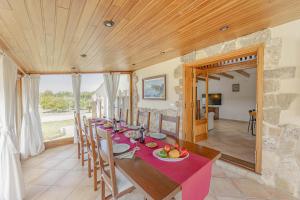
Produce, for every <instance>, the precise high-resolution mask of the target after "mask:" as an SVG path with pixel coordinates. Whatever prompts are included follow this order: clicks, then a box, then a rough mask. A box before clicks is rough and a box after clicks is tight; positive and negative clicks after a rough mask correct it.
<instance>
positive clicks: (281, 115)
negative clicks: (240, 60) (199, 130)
mask: <svg viewBox="0 0 300 200" xmlns="http://www.w3.org/2000/svg"><path fill="white" fill-rule="evenodd" d="M297 23H298V24H296V25H298V26H299V25H300V22H297ZM288 26H290V27H292V28H294V27H295V25H293V24H291V25H288ZM288 28H289V27H288ZM280 29H282V31H283V32H284V31H289V29H287V28H286V27H283V28H280ZM280 31H281V30H280ZM295 31H296V30H295ZM290 39H291V38H288V36H286V33H284V34H283V36H282V37H272V29H267V30H263V31H260V32H256V33H253V34H250V35H247V36H244V37H240V38H237V39H235V40H232V41H227V42H224V43H220V44H217V45H213V46H210V47H207V48H205V49H201V50H197V51H196V52H193V53H192V54H189V55H187V56H183V57H182V62H183V63H184V62H189V61H192V60H193V59H194V57H195V58H196V59H203V58H206V57H210V56H214V55H217V54H223V53H227V52H230V51H233V50H237V49H241V48H245V47H249V46H252V45H255V44H261V43H263V44H264V45H265V49H264V106H263V130H262V141H263V144H262V175H261V176H259V175H255V174H253V173H248V175H249V176H250V177H253V178H255V179H257V180H258V181H260V182H264V183H265V184H267V185H271V186H274V187H277V188H279V189H282V190H285V191H288V192H290V193H292V194H293V195H294V196H296V197H300V114H299V112H300V67H299V66H300V62H299V63H296V64H295V63H294V64H293V65H290V64H286V62H285V60H287V59H286V58H282V50H283V44H285V45H287V44H286V43H288V45H297V44H296V43H295V44H293V41H292V42H286V40H290ZM299 40H300V37H299ZM295 42H296V41H295ZM299 45H300V44H299ZM287 49H288V48H286V47H285V50H287ZM291 49H295V48H294V47H291ZM284 53H285V54H286V52H284ZM293 53H294V52H293ZM294 54H295V55H297V54H296V53H294ZM299 55H300V52H298V56H299ZM295 60H296V59H295ZM181 70H182V69H181V66H178V68H176V70H175V71H174V76H175V77H176V78H177V79H178V85H174V90H175V91H176V93H177V94H178V100H177V101H176V106H177V109H178V110H151V109H150V111H151V112H153V113H155V114H154V115H153V119H152V123H151V126H153V127H154V129H156V128H157V127H156V126H157V124H158V123H157V120H158V118H157V116H158V113H167V114H169V113H171V112H172V113H173V114H180V115H181V108H182V72H181ZM162 72H163V70H162ZM136 78H137V77H136ZM134 93H135V95H138V94H137V90H134ZM134 105H135V106H134V107H135V108H137V102H135V104H134ZM143 109H145V110H147V108H143ZM172 113H171V114H172ZM230 168H233V169H234V167H232V166H231V167H230ZM236 169H237V168H236ZM236 171H241V170H236Z"/></svg>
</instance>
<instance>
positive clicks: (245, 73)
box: [235, 70, 250, 78]
mask: <svg viewBox="0 0 300 200" xmlns="http://www.w3.org/2000/svg"><path fill="white" fill-rule="evenodd" d="M235 72H236V73H238V74H240V75H242V76H245V77H246V78H249V77H250V74H249V73H248V72H245V71H244V70H236V71H235Z"/></svg>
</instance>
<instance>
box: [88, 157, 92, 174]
mask: <svg viewBox="0 0 300 200" xmlns="http://www.w3.org/2000/svg"><path fill="white" fill-rule="evenodd" d="M91 171H92V170H91V158H90V156H89V155H88V176H89V178H91V177H92V172H91Z"/></svg>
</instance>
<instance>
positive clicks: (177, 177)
mask: <svg viewBox="0 0 300 200" xmlns="http://www.w3.org/2000/svg"><path fill="white" fill-rule="evenodd" d="M100 127H101V126H100ZM101 128H103V127H101ZM106 130H107V131H112V130H111V129H106ZM112 138H113V140H114V142H116V143H126V144H129V145H130V146H131V148H134V146H135V144H132V143H131V142H130V140H129V138H127V137H126V136H124V134H123V132H122V133H117V134H115V135H113V137H112ZM116 138H119V139H118V140H117V139H116ZM150 141H155V142H156V143H157V144H158V147H157V148H161V147H163V146H164V145H165V144H166V143H165V142H163V141H160V140H156V139H153V138H150V137H146V143H147V142H150ZM137 145H138V147H140V150H139V151H137V152H136V154H135V155H136V156H137V157H139V158H141V159H143V160H144V161H145V162H147V163H148V164H150V165H152V166H153V167H154V168H156V169H157V170H159V171H160V172H161V173H163V174H165V175H166V176H168V177H169V178H170V179H171V180H173V181H174V182H176V183H178V184H180V185H181V188H182V199H183V200H202V199H204V198H205V197H206V196H207V194H208V192H209V187H210V180H211V168H212V162H211V161H210V160H209V159H207V158H205V157H202V156H200V155H197V154H194V153H191V152H189V154H190V155H189V157H188V158H187V159H185V160H183V161H180V162H165V161H161V160H158V159H157V158H155V157H154V156H153V155H152V152H153V150H154V149H151V148H148V147H146V146H145V145H144V144H140V143H139V142H138V143H137ZM155 149H156V148H155Z"/></svg>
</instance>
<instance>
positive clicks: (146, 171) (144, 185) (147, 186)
mask: <svg viewBox="0 0 300 200" xmlns="http://www.w3.org/2000/svg"><path fill="white" fill-rule="evenodd" d="M177 143H178V144H179V145H180V146H184V147H185V148H186V149H187V150H188V151H189V152H192V153H194V154H198V155H200V156H203V157H206V158H208V159H210V160H216V159H218V158H219V157H220V155H221V154H220V152H219V151H216V150H214V149H210V148H207V147H203V146H200V145H197V144H194V143H191V142H187V141H183V140H177ZM115 163H116V167H117V168H118V169H119V170H120V171H122V172H123V173H124V175H125V176H126V177H127V178H128V179H129V180H130V181H131V182H132V183H133V184H134V186H135V187H136V188H139V189H142V190H143V191H144V192H145V194H146V196H147V199H155V200H164V199H171V198H172V197H174V196H175V195H176V193H178V192H179V191H180V190H181V188H180V185H179V184H177V183H176V182H174V181H172V180H171V179H170V178H169V177H167V176H166V175H164V174H162V173H161V172H160V171H158V170H157V169H155V168H154V167H152V166H151V165H150V164H148V163H146V162H145V161H143V160H142V159H141V158H138V157H135V158H134V159H121V160H119V159H115Z"/></svg>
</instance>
